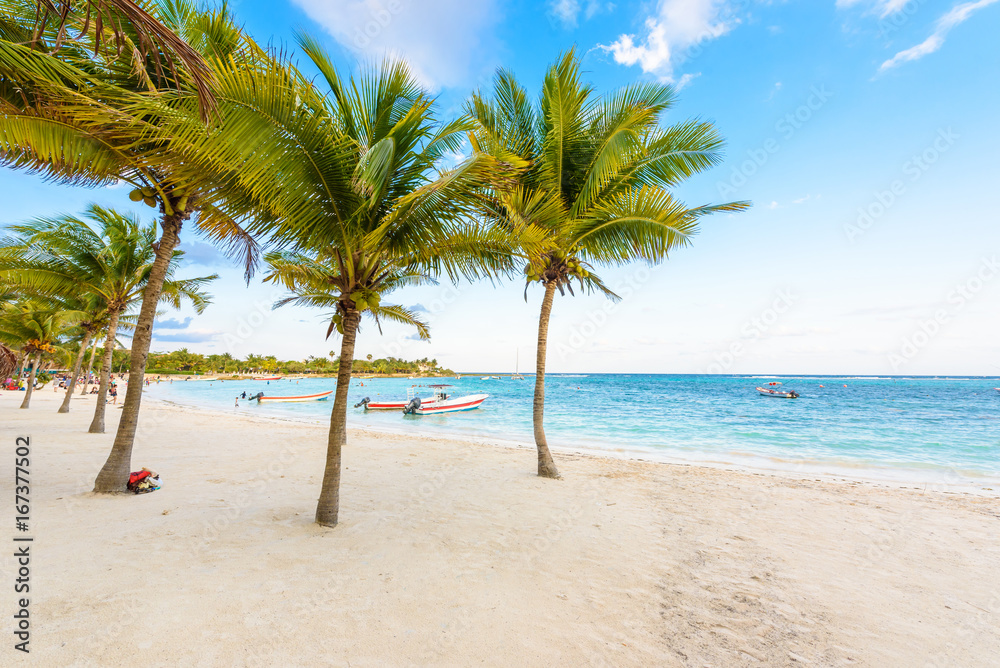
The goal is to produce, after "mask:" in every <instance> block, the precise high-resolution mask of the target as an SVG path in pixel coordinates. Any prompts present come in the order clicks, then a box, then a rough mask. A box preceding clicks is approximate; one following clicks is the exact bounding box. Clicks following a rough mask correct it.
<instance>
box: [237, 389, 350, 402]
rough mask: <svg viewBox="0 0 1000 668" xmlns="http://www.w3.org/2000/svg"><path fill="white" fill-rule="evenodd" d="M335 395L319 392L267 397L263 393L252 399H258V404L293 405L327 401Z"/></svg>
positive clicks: (328, 392) (329, 391)
mask: <svg viewBox="0 0 1000 668" xmlns="http://www.w3.org/2000/svg"><path fill="white" fill-rule="evenodd" d="M331 394H333V390H328V391H326V392H318V393H317V394H304V395H302V396H298V397H265V396H264V393H263V392H260V393H258V394H257V395H255V396H253V397H250V398H251V399H256V400H257V403H258V404H263V403H265V402H266V403H272V404H274V403H291V402H296V401H326V400H327V399H329V398H330V395H331Z"/></svg>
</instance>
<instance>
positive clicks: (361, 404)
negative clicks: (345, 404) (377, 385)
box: [354, 397, 371, 410]
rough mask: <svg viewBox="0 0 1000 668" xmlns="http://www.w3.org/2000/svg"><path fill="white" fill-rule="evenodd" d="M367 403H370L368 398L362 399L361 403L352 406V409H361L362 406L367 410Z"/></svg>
mask: <svg viewBox="0 0 1000 668" xmlns="http://www.w3.org/2000/svg"><path fill="white" fill-rule="evenodd" d="M369 401H371V399H370V398H369V397H365V398H364V399H362V400H361V401H359V402H358V403H356V404H354V407H355V408H359V407H361V406H364V407H365V410H368V402H369Z"/></svg>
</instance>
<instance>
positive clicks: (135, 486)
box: [128, 467, 162, 494]
mask: <svg viewBox="0 0 1000 668" xmlns="http://www.w3.org/2000/svg"><path fill="white" fill-rule="evenodd" d="M161 485H162V483H161V482H160V476H159V474H157V473H156V472H155V471H150V470H149V469H147V468H145V467H143V468H142V469H141V470H139V471H134V472H132V473H129V474H128V491H130V492H132V493H134V494H148V493H149V492H155V491H156V490H158V489H160V486H161Z"/></svg>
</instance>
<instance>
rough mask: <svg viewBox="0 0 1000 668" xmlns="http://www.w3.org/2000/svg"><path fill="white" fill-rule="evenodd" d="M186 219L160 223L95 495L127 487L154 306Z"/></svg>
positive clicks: (173, 218)
mask: <svg viewBox="0 0 1000 668" xmlns="http://www.w3.org/2000/svg"><path fill="white" fill-rule="evenodd" d="M186 215H187V214H184V213H178V214H173V215H171V216H164V217H163V220H162V221H161V225H162V226H163V234H162V235H161V236H160V240H159V241H158V242H157V244H156V259H155V260H154V261H153V266H152V268H151V269H150V272H149V280H148V281H147V282H146V289H145V290H144V291H143V293H142V308H141V309H140V311H139V319H138V321H137V322H136V324H135V332H134V334H133V336H132V358H131V362H130V366H129V372H128V389H127V390H126V392H125V405H124V406H123V407H122V417H121V420H120V421H119V422H118V433H117V434H115V443H114V445H113V446H111V454H109V455H108V460H107V461H106V462H104V466H103V467H102V468H101V472H100V473H98V474H97V480H95V481H94V491H95V492H108V493H115V492H125V491H126V488H127V486H128V474H129V468H130V467H131V465H132V444H133V443H134V442H135V429H136V426H137V425H138V424H139V406H140V404H141V403H142V382H143V380H144V379H145V378H146V359H147V358H148V357H149V343H150V341H151V340H152V338H153V320H154V319H155V318H156V305H157V303H159V301H160V293H161V292H162V291H163V281H164V280H165V279H166V277H167V270H168V269H169V268H170V260H171V259H172V258H173V254H174V248H176V247H177V242H178V241H180V237H179V236H178V235H179V234H180V231H181V225H182V223H183V221H184V218H185V217H186Z"/></svg>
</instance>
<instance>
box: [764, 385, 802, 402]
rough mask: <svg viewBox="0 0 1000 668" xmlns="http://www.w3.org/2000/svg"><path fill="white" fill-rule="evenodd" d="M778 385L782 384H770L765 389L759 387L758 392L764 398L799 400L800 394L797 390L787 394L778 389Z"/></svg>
mask: <svg viewBox="0 0 1000 668" xmlns="http://www.w3.org/2000/svg"><path fill="white" fill-rule="evenodd" d="M778 385H781V383H768V384H767V385H766V386H765V387H758V388H757V391H758V392H760V394H761V396H763V397H775V398H777V399H798V398H799V393H798V392H796V391H795V390H789V391H787V392H785V391H783V390H779V389H778V387H777V386H778Z"/></svg>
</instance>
